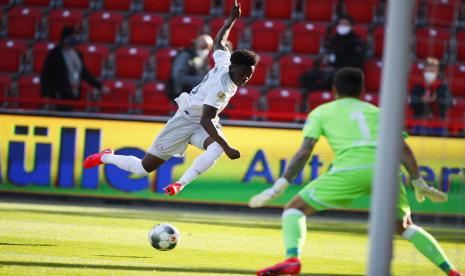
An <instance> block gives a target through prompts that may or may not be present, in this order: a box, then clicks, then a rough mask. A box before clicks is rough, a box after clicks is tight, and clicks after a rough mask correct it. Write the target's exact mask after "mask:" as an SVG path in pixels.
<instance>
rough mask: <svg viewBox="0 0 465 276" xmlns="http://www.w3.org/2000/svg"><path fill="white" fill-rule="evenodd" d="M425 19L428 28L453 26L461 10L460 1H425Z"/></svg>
mask: <svg viewBox="0 0 465 276" xmlns="http://www.w3.org/2000/svg"><path fill="white" fill-rule="evenodd" d="M426 2H427V12H426V19H427V22H428V25H430V26H440V27H450V26H452V25H454V23H455V21H456V20H457V18H458V13H459V11H460V8H461V3H460V2H461V1H460V0H427V1H426Z"/></svg>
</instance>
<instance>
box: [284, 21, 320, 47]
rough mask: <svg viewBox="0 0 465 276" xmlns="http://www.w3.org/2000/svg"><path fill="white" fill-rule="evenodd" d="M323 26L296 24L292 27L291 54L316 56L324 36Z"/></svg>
mask: <svg viewBox="0 0 465 276" xmlns="http://www.w3.org/2000/svg"><path fill="white" fill-rule="evenodd" d="M325 32H326V27H325V25H324V24H312V23H305V22H298V23H296V24H294V26H292V52H293V53H298V54H318V53H319V52H320V47H321V41H322V39H323V37H324V35H325Z"/></svg>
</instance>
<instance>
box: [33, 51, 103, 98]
mask: <svg viewBox="0 0 465 276" xmlns="http://www.w3.org/2000/svg"><path fill="white" fill-rule="evenodd" d="M76 51H77V50H76ZM77 52H78V55H79V59H80V60H81V63H82V70H81V80H84V81H86V82H88V83H89V84H90V85H92V86H93V87H95V88H98V89H101V87H102V84H101V83H100V82H99V81H98V80H96V79H95V78H94V77H93V76H92V74H91V73H90V72H89V70H87V68H86V66H85V64H84V61H83V58H82V53H81V52H79V51H77ZM40 89H41V93H42V97H44V98H52V99H73V100H76V99H79V98H80V96H81V95H80V94H81V89H82V87H81V86H80V87H79V95H77V96H75V95H73V92H72V88H71V84H70V82H69V78H68V67H67V66H66V63H65V59H64V57H63V54H62V47H61V46H57V47H55V48H54V49H52V50H50V52H49V53H48V55H47V57H46V59H45V62H44V65H43V67H42V73H41V76H40Z"/></svg>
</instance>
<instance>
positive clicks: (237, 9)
mask: <svg viewBox="0 0 465 276" xmlns="http://www.w3.org/2000/svg"><path fill="white" fill-rule="evenodd" d="M229 17H230V18H231V19H233V20H234V19H238V18H239V17H241V4H239V3H237V0H234V5H233V6H232V8H231V13H230V14H229Z"/></svg>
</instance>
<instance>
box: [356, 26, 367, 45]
mask: <svg viewBox="0 0 465 276" xmlns="http://www.w3.org/2000/svg"><path fill="white" fill-rule="evenodd" d="M353 30H354V33H355V34H357V35H358V37H359V38H360V39H361V40H362V41H364V42H366V41H367V40H368V27H367V26H365V25H360V24H356V25H354V27H353Z"/></svg>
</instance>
